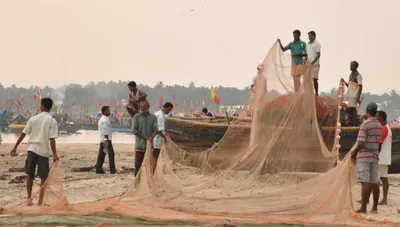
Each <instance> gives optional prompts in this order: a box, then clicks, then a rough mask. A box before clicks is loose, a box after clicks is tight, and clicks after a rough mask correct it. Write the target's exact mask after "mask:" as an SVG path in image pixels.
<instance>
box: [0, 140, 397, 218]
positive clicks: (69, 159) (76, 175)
mask: <svg viewBox="0 0 400 227" xmlns="http://www.w3.org/2000/svg"><path fill="white" fill-rule="evenodd" d="M12 146H13V144H9V143H6V144H2V145H0V195H1V197H0V207H9V206H11V205H13V204H15V203H17V202H22V201H24V200H26V198H27V196H26V190H25V180H22V181H21V180H19V179H24V176H25V174H24V172H23V167H24V164H25V159H26V150H27V146H26V144H21V145H20V147H19V148H18V152H19V154H20V155H19V156H17V157H11V156H10V151H11V149H12ZM57 150H58V153H59V157H60V160H61V164H62V169H63V171H64V182H63V183H64V189H65V194H66V196H67V198H68V200H69V202H70V203H73V204H74V203H81V202H85V201H95V200H99V199H104V198H107V197H114V196H118V195H120V194H121V193H122V192H124V191H125V190H126V189H127V188H128V187H129V186H130V185H131V184H132V182H133V180H134V177H133V167H134V151H133V144H114V150H115V160H116V166H117V169H118V170H119V171H121V172H120V173H118V174H113V175H112V174H110V173H109V171H108V161H107V157H106V161H105V164H104V166H103V167H104V170H105V171H106V174H102V175H99V174H96V173H95V172H94V169H93V171H90V172H74V171H73V168H81V167H90V166H94V165H95V163H96V158H97V153H98V144H72V143H70V144H62V143H61V144H57ZM123 167H124V168H125V171H124V170H123V169H122V168H123ZM10 168H19V169H16V170H17V172H10ZM127 168H131V169H129V170H126V169H127ZM315 175H316V174H309V177H313V176H315ZM389 182H390V189H389V205H388V206H379V214H377V215H371V216H372V217H373V218H374V219H375V220H381V219H382V218H383V217H387V218H388V219H389V220H390V221H394V222H400V214H399V213H398V209H397V208H398V207H400V175H399V174H395V175H393V174H392V175H390V177H389ZM39 183H40V180H39V179H36V180H35V182H34V189H33V190H34V191H36V190H37V189H38V188H39ZM359 191H360V187H359V186H358V188H357V189H356V190H355V191H354V195H355V198H353V199H354V200H357V199H359V193H357V192H359ZM371 202H372V198H371ZM354 206H355V207H356V208H358V206H359V204H358V203H355V202H354ZM369 208H370V206H369Z"/></svg>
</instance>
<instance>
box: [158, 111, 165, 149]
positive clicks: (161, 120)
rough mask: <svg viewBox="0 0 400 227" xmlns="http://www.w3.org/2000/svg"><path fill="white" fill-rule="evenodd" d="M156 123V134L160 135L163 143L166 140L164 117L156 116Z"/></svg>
mask: <svg viewBox="0 0 400 227" xmlns="http://www.w3.org/2000/svg"><path fill="white" fill-rule="evenodd" d="M157 123H158V135H160V136H161V137H162V138H163V139H164V143H166V142H167V136H165V133H164V131H165V117H164V116H162V117H157Z"/></svg>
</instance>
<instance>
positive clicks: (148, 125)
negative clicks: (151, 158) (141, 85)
mask: <svg viewBox="0 0 400 227" xmlns="http://www.w3.org/2000/svg"><path fill="white" fill-rule="evenodd" d="M149 108H150V103H149V102H148V101H141V102H140V105H139V110H140V113H137V114H136V115H135V116H134V117H133V124H132V133H133V134H134V135H135V136H136V140H135V176H136V175H137V174H138V172H139V170H140V167H141V166H142V163H143V160H144V155H145V152H146V148H147V141H152V140H153V137H154V136H155V135H156V134H157V133H158V124H157V117H156V116H155V115H154V114H151V113H150V112H149Z"/></svg>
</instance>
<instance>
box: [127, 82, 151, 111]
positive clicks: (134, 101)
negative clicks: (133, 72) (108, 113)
mask: <svg viewBox="0 0 400 227" xmlns="http://www.w3.org/2000/svg"><path fill="white" fill-rule="evenodd" d="M128 88H129V104H128V105H126V109H127V111H128V113H129V115H131V117H133V116H135V114H137V113H138V112H139V103H140V102H141V101H147V99H146V97H147V94H146V92H144V91H143V90H141V89H138V88H137V87H136V82H135V81H131V82H129V83H128Z"/></svg>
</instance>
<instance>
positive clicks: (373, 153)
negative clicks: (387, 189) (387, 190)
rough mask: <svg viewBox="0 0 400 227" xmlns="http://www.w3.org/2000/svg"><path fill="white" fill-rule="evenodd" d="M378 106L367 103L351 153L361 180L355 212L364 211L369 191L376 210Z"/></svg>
mask: <svg viewBox="0 0 400 227" xmlns="http://www.w3.org/2000/svg"><path fill="white" fill-rule="evenodd" d="M377 111H378V106H377V105H376V103H369V104H368V105H367V111H366V112H367V113H366V116H367V119H366V120H365V121H364V122H363V123H362V124H361V126H360V131H359V132H358V136H357V142H358V146H357V147H356V149H355V150H354V151H353V152H352V153H351V157H352V158H353V159H354V160H356V169H357V181H358V182H361V207H360V209H359V210H357V211H356V212H357V213H366V212H367V204H368V200H369V196H370V194H371V192H372V193H373V199H374V203H373V205H372V210H371V212H372V213H377V212H378V200H379V171H378V162H379V142H380V140H381V134H382V125H381V123H380V122H379V121H378V119H377V118H376V114H377Z"/></svg>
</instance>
